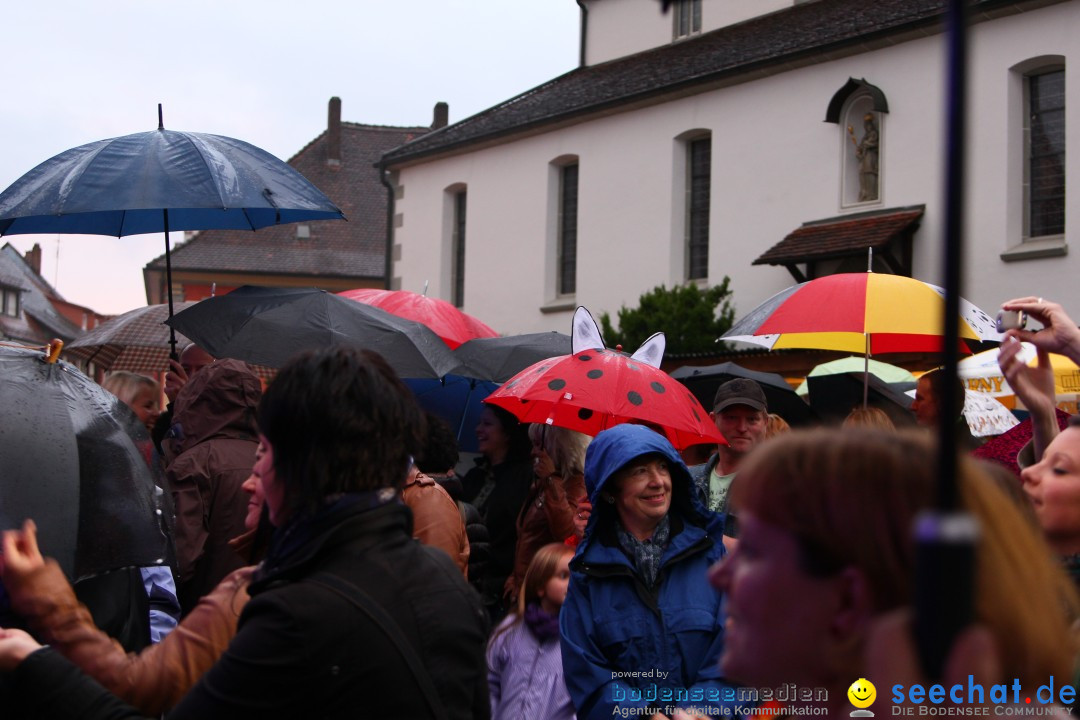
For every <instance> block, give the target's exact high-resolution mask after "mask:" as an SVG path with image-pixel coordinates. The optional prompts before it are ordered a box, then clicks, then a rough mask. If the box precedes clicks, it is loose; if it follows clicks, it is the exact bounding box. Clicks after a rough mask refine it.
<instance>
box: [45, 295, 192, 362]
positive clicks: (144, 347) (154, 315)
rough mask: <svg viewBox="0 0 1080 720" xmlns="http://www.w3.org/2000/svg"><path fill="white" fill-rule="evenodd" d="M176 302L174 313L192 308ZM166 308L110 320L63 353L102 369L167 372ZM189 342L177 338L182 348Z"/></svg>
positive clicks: (149, 308) (133, 312) (151, 307)
mask: <svg viewBox="0 0 1080 720" xmlns="http://www.w3.org/2000/svg"><path fill="white" fill-rule="evenodd" d="M194 304H195V303H194V301H188V302H182V303H176V304H175V305H174V308H175V309H176V310H183V309H185V308H188V307H191V306H192V305H194ZM168 316H169V306H168V305H164V304H162V305H147V306H145V307H141V308H136V309H134V310H130V311H128V312H126V313H124V314H123V315H117V316H116V317H111V318H109V319H108V320H106V321H105V322H103V323H101V324H100V325H98V326H97V327H96V328H94V329H92V330H89V331H87V332H86V333H85V334H83V335H81V336H80V337H78V338H77V339H75V340H73V341H72V342H70V343H68V344H67V345H65V346H64V353H65V354H66V355H69V356H71V357H74V358H77V359H78V360H82V361H84V362H93V363H94V364H95V365H97V366H99V367H101V368H102V369H104V370H130V371H132V372H163V371H165V370H168V369H169V326H168V325H166V324H165V320H166V319H167V318H168ZM190 342H191V341H190V340H188V339H187V338H186V337H184V336H182V335H181V336H179V337H177V343H178V345H179V346H180V347H181V348H182V347H184V346H186V345H188V344H189V343H190Z"/></svg>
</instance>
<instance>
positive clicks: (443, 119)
mask: <svg viewBox="0 0 1080 720" xmlns="http://www.w3.org/2000/svg"><path fill="white" fill-rule="evenodd" d="M449 120H450V106H449V105H447V104H446V103H444V102H437V103H435V117H433V118H432V119H431V129H432V130H438V129H439V128H444V127H446V125H447V123H448V122H449Z"/></svg>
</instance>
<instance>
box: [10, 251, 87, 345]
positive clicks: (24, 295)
mask: <svg viewBox="0 0 1080 720" xmlns="http://www.w3.org/2000/svg"><path fill="white" fill-rule="evenodd" d="M0 278H2V279H3V284H4V285H7V286H9V287H12V288H16V289H19V290H22V292H21V293H19V306H20V313H19V317H17V318H13V317H9V316H7V315H3V314H0V336H6V337H10V338H14V339H16V340H20V341H24V342H33V343H42V344H44V343H47V342H49V341H50V340H52V339H53V338H54V337H59V338H60V339H61V340H65V341H66V340H71V339H72V338H75V337H78V336H79V335H81V334H82V332H83V331H82V328H80V327H78V326H76V325H74V324H73V323H71V322H70V321H69V320H68V319H67V318H65V317H64V316H63V315H61V314H60V313H59V312H58V311H57V309H56V308H54V307H53V305H52V303H51V302H49V298H50V297H55V298H59V299H62V298H60V295H59V293H57V292H56V290H54V289H53V287H52V286H51V285H49V283H47V282H45V280H44V279H43V278H42V277H41V276H40V275H38V274H37V273H36V272H34V271H33V269H32V268H31V267H30V266H29V265H27V264H26V260H25V259H23V256H22V254H21V253H20V252H19V251H18V250H16V249H15V248H14V247H13V246H12V245H11V244H10V243H8V244H5V245H4V246H3V247H2V248H0Z"/></svg>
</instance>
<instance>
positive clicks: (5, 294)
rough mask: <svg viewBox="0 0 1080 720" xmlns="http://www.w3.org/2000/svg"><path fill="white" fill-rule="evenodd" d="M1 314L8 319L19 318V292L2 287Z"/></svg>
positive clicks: (0, 293) (0, 296)
mask: <svg viewBox="0 0 1080 720" xmlns="http://www.w3.org/2000/svg"><path fill="white" fill-rule="evenodd" d="M0 313H3V314H4V315H7V316H8V317H13V318H17V317H19V291H18V290H15V289H13V288H7V287H0Z"/></svg>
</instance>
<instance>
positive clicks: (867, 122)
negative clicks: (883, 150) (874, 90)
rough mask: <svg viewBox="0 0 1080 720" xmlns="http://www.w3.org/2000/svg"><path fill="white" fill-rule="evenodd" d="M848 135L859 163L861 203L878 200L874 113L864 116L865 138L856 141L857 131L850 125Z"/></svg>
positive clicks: (876, 141) (876, 138) (876, 144)
mask: <svg viewBox="0 0 1080 720" xmlns="http://www.w3.org/2000/svg"><path fill="white" fill-rule="evenodd" d="M847 130H848V135H850V136H851V143H852V144H853V145H854V146H855V159H856V160H858V161H859V202H867V201H869V200H877V199H878V139H879V138H878V128H877V122H875V120H874V114H873V113H866V114H865V115H863V136H862V140H861V141H857V140H856V139H855V129H854V128H853V127H851V126H850V125H848V129H847Z"/></svg>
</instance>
